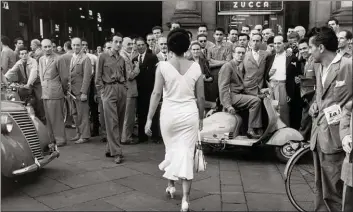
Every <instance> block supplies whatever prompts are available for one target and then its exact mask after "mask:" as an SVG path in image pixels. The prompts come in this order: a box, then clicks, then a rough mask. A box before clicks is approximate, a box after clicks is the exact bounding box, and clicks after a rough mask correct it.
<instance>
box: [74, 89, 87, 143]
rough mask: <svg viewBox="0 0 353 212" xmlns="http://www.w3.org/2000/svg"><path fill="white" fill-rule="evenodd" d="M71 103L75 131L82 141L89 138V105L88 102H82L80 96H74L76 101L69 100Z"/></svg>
mask: <svg viewBox="0 0 353 212" xmlns="http://www.w3.org/2000/svg"><path fill="white" fill-rule="evenodd" d="M70 99H71V101H73V102H72V104H71V105H72V107H71V114H72V116H73V118H74V121H75V124H76V129H77V132H78V134H79V135H81V138H82V139H85V138H90V137H91V129H90V121H89V103H88V100H87V101H84V102H82V101H81V100H80V95H76V99H72V98H70Z"/></svg>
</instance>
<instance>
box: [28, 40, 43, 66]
mask: <svg viewBox="0 0 353 212" xmlns="http://www.w3.org/2000/svg"><path fill="white" fill-rule="evenodd" d="M31 49H32V51H31V52H30V53H29V56H30V57H32V58H33V59H35V60H37V62H39V58H40V57H41V56H43V51H42V49H41V45H40V41H39V40H38V39H33V40H32V41H31Z"/></svg>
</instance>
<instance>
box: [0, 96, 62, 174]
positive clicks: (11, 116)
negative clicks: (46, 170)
mask: <svg viewBox="0 0 353 212" xmlns="http://www.w3.org/2000/svg"><path fill="white" fill-rule="evenodd" d="M1 93H2V95H1V97H2V101H1V141H0V144H1V176H3V177H15V176H18V175H23V174H26V173H30V172H34V171H37V170H39V169H40V168H42V167H43V166H45V165H47V164H48V163H49V162H51V161H52V160H53V159H55V158H57V157H59V155H60V153H59V151H58V149H57V147H56V145H53V144H49V141H50V139H49V135H48V131H47V129H46V127H45V125H44V124H43V123H42V122H41V121H40V120H39V119H38V118H37V117H35V115H34V110H33V108H32V107H31V106H25V105H24V103H23V102H20V101H9V100H7V98H4V99H3V97H4V96H7V95H8V94H6V92H1ZM10 95H12V94H10ZM10 100H14V99H10Z"/></svg>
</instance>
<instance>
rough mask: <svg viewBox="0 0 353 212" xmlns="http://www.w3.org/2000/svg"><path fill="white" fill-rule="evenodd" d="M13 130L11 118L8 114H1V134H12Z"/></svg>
mask: <svg viewBox="0 0 353 212" xmlns="http://www.w3.org/2000/svg"><path fill="white" fill-rule="evenodd" d="M12 128H13V123H12V120H11V117H10V116H9V115H7V114H1V132H2V133H10V132H11V131H12Z"/></svg>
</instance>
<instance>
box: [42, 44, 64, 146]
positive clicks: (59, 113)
mask: <svg viewBox="0 0 353 212" xmlns="http://www.w3.org/2000/svg"><path fill="white" fill-rule="evenodd" d="M41 44H42V48H43V51H44V56H43V57H41V58H40V59H39V77H40V81H41V85H42V99H43V104H44V111H45V117H46V120H47V128H48V131H49V135H50V140H51V142H54V143H56V144H57V145H58V146H63V145H65V144H66V133H65V123H64V114H63V107H64V97H65V95H64V94H65V93H66V91H67V82H68V73H67V71H65V70H63V69H59V68H58V56H57V55H56V54H55V53H54V52H53V46H52V43H51V41H50V40H48V39H44V40H42V43H41Z"/></svg>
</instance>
